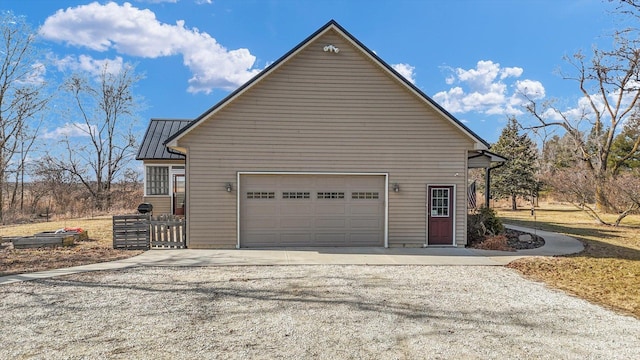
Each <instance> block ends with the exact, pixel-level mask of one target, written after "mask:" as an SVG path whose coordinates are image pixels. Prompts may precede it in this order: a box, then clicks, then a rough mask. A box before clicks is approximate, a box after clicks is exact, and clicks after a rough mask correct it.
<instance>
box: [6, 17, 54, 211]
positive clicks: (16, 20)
mask: <svg viewBox="0 0 640 360" xmlns="http://www.w3.org/2000/svg"><path fill="white" fill-rule="evenodd" d="M0 36H1V38H0V41H1V43H0V221H3V220H4V211H5V207H4V197H5V196H4V195H5V194H4V189H5V182H6V179H7V168H8V166H9V165H10V164H11V163H12V161H13V160H14V156H15V155H16V153H17V152H19V151H22V156H23V157H26V154H25V153H24V151H25V150H26V148H25V146H26V147H27V148H29V149H30V148H31V147H30V146H28V145H26V144H31V143H32V142H33V140H32V139H33V138H34V137H35V132H33V131H30V130H29V129H30V127H29V126H28V125H29V123H30V122H31V121H33V120H32V119H33V117H34V115H36V114H37V113H38V112H41V111H43V110H44V109H45V106H46V104H47V102H48V101H49V97H48V96H47V94H46V92H45V86H46V83H45V82H44V79H43V78H42V75H43V74H44V64H43V63H42V62H41V60H40V51H39V50H38V48H37V47H36V33H35V32H34V31H33V30H32V29H31V27H30V26H29V24H27V22H26V21H25V19H24V17H20V16H15V15H14V14H13V13H11V12H1V13H0ZM31 129H34V128H33V127H32V128H31Z"/></svg>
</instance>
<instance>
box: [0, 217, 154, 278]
mask: <svg viewBox="0 0 640 360" xmlns="http://www.w3.org/2000/svg"><path fill="white" fill-rule="evenodd" d="M64 227H80V228H82V229H84V230H86V231H87V232H88V233H89V240H88V241H81V242H78V243H76V244H75V245H74V246H72V247H65V248H56V249H20V250H1V251H0V276H3V275H10V274H20V273H26V272H35V271H42V270H51V269H59V268H63V267H70V266H77V265H86V264H93V263H98V262H105V261H112V260H119V259H125V258H128V257H132V256H135V255H138V254H140V253H141V252H142V251H132V250H114V249H113V248H112V247H113V243H112V238H111V237H112V230H111V228H112V222H111V217H110V216H103V217H97V218H90V219H69V220H60V221H51V222H43V223H34V224H23V225H9V226H3V227H0V236H29V235H33V234H35V233H38V232H42V231H53V230H57V229H61V228H64Z"/></svg>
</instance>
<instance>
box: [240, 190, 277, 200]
mask: <svg viewBox="0 0 640 360" xmlns="http://www.w3.org/2000/svg"><path fill="white" fill-rule="evenodd" d="M275 197H276V193H274V192H271V191H251V192H248V193H247V199H275Z"/></svg>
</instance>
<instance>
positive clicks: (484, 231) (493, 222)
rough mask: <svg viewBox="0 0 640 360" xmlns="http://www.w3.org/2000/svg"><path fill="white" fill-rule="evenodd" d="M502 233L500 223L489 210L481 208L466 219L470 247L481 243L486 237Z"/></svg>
mask: <svg viewBox="0 0 640 360" xmlns="http://www.w3.org/2000/svg"><path fill="white" fill-rule="evenodd" d="M503 232H504V226H503V225H502V221H501V220H500V218H498V216H497V215H496V212H495V211H494V210H493V209H491V208H488V207H481V208H480V209H477V210H474V212H473V213H471V214H469V215H468V217H467V240H468V243H469V244H470V245H471V244H475V243H480V242H483V241H484V240H485V239H486V237H487V236H494V235H499V234H502V233H503Z"/></svg>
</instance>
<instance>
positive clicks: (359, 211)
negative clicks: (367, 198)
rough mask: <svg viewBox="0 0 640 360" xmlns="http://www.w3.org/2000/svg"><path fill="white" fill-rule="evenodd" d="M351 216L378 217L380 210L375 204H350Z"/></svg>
mask: <svg viewBox="0 0 640 360" xmlns="http://www.w3.org/2000/svg"><path fill="white" fill-rule="evenodd" d="M350 210H351V212H350V214H351V215H367V216H369V215H376V216H377V215H379V214H380V211H381V210H382V209H380V208H379V206H378V204H377V203H373V204H372V203H368V204H361V203H359V204H357V205H354V204H352V205H351V207H350Z"/></svg>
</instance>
